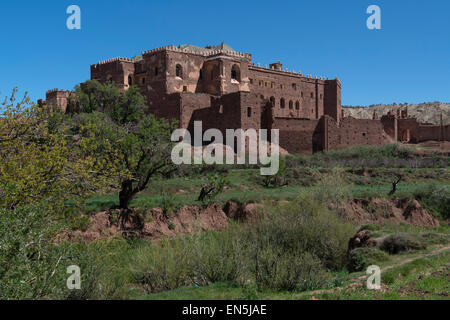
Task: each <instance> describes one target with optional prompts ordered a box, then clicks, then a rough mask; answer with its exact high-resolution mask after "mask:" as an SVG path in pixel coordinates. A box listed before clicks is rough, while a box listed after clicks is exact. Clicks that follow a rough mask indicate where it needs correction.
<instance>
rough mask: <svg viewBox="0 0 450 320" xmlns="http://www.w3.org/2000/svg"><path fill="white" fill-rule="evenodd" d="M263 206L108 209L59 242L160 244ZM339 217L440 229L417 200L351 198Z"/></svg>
mask: <svg viewBox="0 0 450 320" xmlns="http://www.w3.org/2000/svg"><path fill="white" fill-rule="evenodd" d="M263 209H264V208H263V206H262V205H261V204H255V203H250V204H238V203H235V202H231V201H230V202H228V203H227V204H226V205H225V206H223V207H222V206H221V205H219V204H214V205H211V206H209V207H207V208H203V207H200V206H183V207H181V208H179V209H178V210H176V211H175V212H164V210H163V209H161V208H153V209H149V210H145V211H143V210H108V211H104V212H99V213H96V214H94V215H92V216H91V217H90V218H89V220H90V225H89V227H88V228H87V230H85V231H74V232H71V233H66V234H63V235H61V236H60V237H59V238H60V240H68V241H80V240H86V241H88V242H90V241H94V240H97V239H105V238H109V237H112V236H123V237H135V238H142V239H147V240H151V241H157V240H160V239H163V238H167V237H173V236H175V235H177V234H191V233H197V232H202V231H206V230H215V231H220V230H222V229H224V228H226V227H227V226H228V222H229V220H237V221H247V223H252V220H253V219H254V218H255V217H256V216H257V215H258V212H260V211H261V210H263ZM337 211H338V213H339V215H340V216H341V217H342V218H343V219H345V220H348V221H354V222H358V223H361V224H363V223H376V224H380V223H384V222H394V223H407V224H412V225H419V226H439V221H438V220H436V219H435V218H434V217H433V216H432V215H431V214H429V213H428V212H427V211H426V210H425V209H424V208H423V207H422V206H421V205H420V203H419V202H417V201H416V200H402V199H393V200H390V199H382V198H379V199H372V200H369V199H351V200H349V201H347V202H346V203H344V204H343V205H341V206H340V207H339V208H338V210H337Z"/></svg>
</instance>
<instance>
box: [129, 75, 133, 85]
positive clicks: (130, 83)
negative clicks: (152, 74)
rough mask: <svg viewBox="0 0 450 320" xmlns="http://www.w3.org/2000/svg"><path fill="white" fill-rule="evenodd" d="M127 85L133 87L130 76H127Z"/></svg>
mask: <svg viewBox="0 0 450 320" xmlns="http://www.w3.org/2000/svg"><path fill="white" fill-rule="evenodd" d="M128 85H129V86H131V85H133V79H132V78H131V76H128Z"/></svg>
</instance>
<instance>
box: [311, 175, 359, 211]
mask: <svg viewBox="0 0 450 320" xmlns="http://www.w3.org/2000/svg"><path fill="white" fill-rule="evenodd" d="M316 186H317V187H316V188H315V189H314V191H313V193H312V197H313V198H314V199H315V200H317V201H318V202H320V203H325V204H327V205H330V204H331V205H332V206H333V207H334V208H337V207H338V205H339V204H341V203H342V201H344V200H346V199H348V198H350V196H351V185H350V184H349V183H348V182H347V181H346V180H345V179H344V177H343V172H341V171H340V170H338V169H333V170H332V171H331V172H327V173H323V174H322V176H321V177H320V179H319V181H318V182H317V184H316Z"/></svg>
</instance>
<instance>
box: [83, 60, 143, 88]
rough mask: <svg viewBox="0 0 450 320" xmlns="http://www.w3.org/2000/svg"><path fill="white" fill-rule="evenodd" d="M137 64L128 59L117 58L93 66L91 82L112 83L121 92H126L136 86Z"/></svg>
mask: <svg viewBox="0 0 450 320" xmlns="http://www.w3.org/2000/svg"><path fill="white" fill-rule="evenodd" d="M134 74H135V64H134V63H133V62H132V61H131V60H130V59H127V58H115V59H111V60H105V61H102V62H100V63H97V64H95V65H91V80H98V81H100V82H106V81H112V82H114V83H115V84H116V85H117V88H118V89H119V91H124V90H126V89H128V88H129V87H130V85H133V84H135V82H134Z"/></svg>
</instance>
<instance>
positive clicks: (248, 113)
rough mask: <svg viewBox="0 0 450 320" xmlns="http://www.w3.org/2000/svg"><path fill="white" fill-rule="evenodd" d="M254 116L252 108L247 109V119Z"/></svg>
mask: <svg viewBox="0 0 450 320" xmlns="http://www.w3.org/2000/svg"><path fill="white" fill-rule="evenodd" d="M251 116H252V108H250V107H248V108H247V117H249V118H250V117H251Z"/></svg>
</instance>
